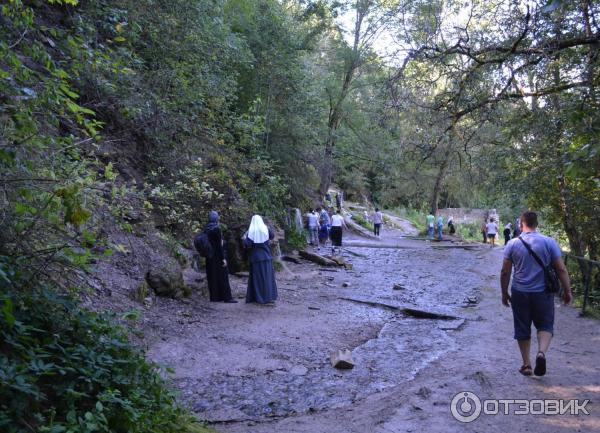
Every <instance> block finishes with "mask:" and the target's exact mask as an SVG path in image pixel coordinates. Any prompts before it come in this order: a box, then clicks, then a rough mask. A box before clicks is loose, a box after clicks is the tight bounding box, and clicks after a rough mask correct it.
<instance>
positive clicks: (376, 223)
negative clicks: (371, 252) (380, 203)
mask: <svg viewBox="0 0 600 433" xmlns="http://www.w3.org/2000/svg"><path fill="white" fill-rule="evenodd" d="M382 224H383V214H382V213H381V212H380V211H379V208H375V213H374V214H373V234H375V236H379V231H380V230H381V225H382Z"/></svg>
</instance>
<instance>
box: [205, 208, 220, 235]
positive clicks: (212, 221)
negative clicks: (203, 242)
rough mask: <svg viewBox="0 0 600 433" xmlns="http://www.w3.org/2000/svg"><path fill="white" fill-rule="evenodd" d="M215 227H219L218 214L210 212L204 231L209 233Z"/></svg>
mask: <svg viewBox="0 0 600 433" xmlns="http://www.w3.org/2000/svg"><path fill="white" fill-rule="evenodd" d="M217 227H219V214H218V213H217V212H216V211H214V210H211V211H210V212H209V213H208V224H206V226H205V227H204V229H205V230H207V231H210V230H213V229H215V228H217Z"/></svg>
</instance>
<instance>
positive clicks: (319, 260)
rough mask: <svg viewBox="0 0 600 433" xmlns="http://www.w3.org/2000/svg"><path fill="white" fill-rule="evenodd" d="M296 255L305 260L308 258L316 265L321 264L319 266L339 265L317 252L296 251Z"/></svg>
mask: <svg viewBox="0 0 600 433" xmlns="http://www.w3.org/2000/svg"><path fill="white" fill-rule="evenodd" d="M298 255H299V256H300V257H302V258H303V259H305V260H309V261H311V262H313V263H316V264H318V265H321V266H339V265H338V264H337V263H336V262H334V261H333V260H330V259H328V258H326V257H323V256H320V255H318V254H314V253H310V252H308V251H305V250H300V251H298Z"/></svg>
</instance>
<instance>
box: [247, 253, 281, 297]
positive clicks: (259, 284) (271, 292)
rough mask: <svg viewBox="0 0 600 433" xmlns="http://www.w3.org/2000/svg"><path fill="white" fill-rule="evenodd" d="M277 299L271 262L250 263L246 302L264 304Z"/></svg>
mask: <svg viewBox="0 0 600 433" xmlns="http://www.w3.org/2000/svg"><path fill="white" fill-rule="evenodd" d="M276 299H277V283H276V282H275V271H274V270H273V262H272V261H271V260H263V261H260V262H254V263H250V276H249V277H248V291H247V292H246V302H257V303H259V304H266V303H267V302H273V301H275V300H276Z"/></svg>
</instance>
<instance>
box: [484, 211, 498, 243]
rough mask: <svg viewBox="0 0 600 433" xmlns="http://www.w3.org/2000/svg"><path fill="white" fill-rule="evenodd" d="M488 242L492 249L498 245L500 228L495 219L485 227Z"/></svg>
mask: <svg viewBox="0 0 600 433" xmlns="http://www.w3.org/2000/svg"><path fill="white" fill-rule="evenodd" d="M485 230H486V233H487V237H488V240H489V241H490V243H491V244H492V247H494V246H495V245H496V235H497V234H498V226H497V225H496V223H495V222H494V218H490V222H489V223H487V224H486V225H485Z"/></svg>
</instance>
